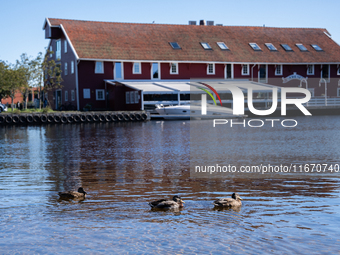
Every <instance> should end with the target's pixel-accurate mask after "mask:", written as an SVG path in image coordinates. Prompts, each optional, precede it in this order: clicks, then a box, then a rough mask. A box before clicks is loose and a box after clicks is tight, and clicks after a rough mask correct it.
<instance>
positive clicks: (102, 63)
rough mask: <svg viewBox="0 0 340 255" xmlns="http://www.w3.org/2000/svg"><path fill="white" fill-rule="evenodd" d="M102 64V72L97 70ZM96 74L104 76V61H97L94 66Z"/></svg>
mask: <svg viewBox="0 0 340 255" xmlns="http://www.w3.org/2000/svg"><path fill="white" fill-rule="evenodd" d="M99 63H101V70H99V68H98V69H97V64H99ZM94 73H97V74H103V73H104V62H103V61H96V62H95V64H94Z"/></svg>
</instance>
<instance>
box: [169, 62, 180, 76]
mask: <svg viewBox="0 0 340 255" xmlns="http://www.w3.org/2000/svg"><path fill="white" fill-rule="evenodd" d="M172 65H175V66H176V71H175V72H173V70H172ZM170 74H178V63H177V62H172V63H170Z"/></svg>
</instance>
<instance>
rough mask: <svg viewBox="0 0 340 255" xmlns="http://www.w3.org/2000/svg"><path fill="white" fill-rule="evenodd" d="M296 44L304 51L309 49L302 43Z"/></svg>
mask: <svg viewBox="0 0 340 255" xmlns="http://www.w3.org/2000/svg"><path fill="white" fill-rule="evenodd" d="M295 45H296V47H298V49H299V50H300V51H303V52H306V51H308V49H307V48H306V46H305V45H303V44H302V43H296V44H295Z"/></svg>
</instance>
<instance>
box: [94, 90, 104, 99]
mask: <svg viewBox="0 0 340 255" xmlns="http://www.w3.org/2000/svg"><path fill="white" fill-rule="evenodd" d="M96 100H105V90H104V89H96Z"/></svg>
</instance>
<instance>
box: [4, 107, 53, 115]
mask: <svg viewBox="0 0 340 255" xmlns="http://www.w3.org/2000/svg"><path fill="white" fill-rule="evenodd" d="M53 112H55V111H53V110H52V109H51V108H50V107H46V108H43V109H34V108H29V109H27V110H25V109H23V110H19V109H17V108H14V110H13V111H12V108H7V112H2V113H9V114H20V113H53Z"/></svg>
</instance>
